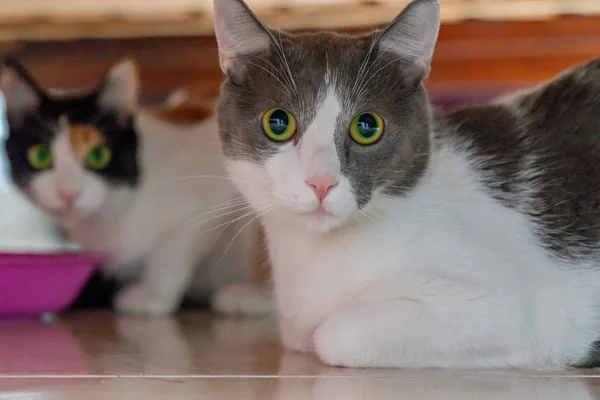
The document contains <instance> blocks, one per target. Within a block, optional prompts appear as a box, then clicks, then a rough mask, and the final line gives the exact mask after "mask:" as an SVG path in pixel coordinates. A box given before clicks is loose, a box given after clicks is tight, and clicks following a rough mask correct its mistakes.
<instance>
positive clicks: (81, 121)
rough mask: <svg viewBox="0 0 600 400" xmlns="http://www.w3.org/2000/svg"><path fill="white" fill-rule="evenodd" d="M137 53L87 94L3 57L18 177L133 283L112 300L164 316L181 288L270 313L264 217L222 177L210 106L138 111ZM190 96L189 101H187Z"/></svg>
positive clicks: (71, 232)
mask: <svg viewBox="0 0 600 400" xmlns="http://www.w3.org/2000/svg"><path fill="white" fill-rule="evenodd" d="M138 85H139V84H138V73H137V67H136V65H135V63H134V62H133V61H132V60H125V61H123V62H121V63H119V64H117V65H115V66H114V67H113V68H112V69H111V70H110V71H109V72H108V73H107V74H106V76H105V77H104V79H103V81H102V83H101V84H100V85H98V86H97V88H96V89H95V90H93V91H92V92H90V93H66V94H65V93H62V94H60V95H57V94H53V93H50V92H48V91H45V90H44V89H42V88H41V87H40V85H39V84H38V83H36V82H35V80H34V79H33V78H32V77H31V75H30V74H29V73H28V72H27V71H26V70H25V69H24V68H23V66H21V65H20V64H19V63H17V62H16V61H14V60H10V59H8V60H6V61H5V62H4V64H3V65H2V69H1V75H0V89H2V92H3V93H4V95H5V98H6V105H7V120H8V127H9V129H8V137H7V139H6V142H5V150H6V154H7V158H8V160H9V164H10V176H11V178H12V180H13V181H14V183H15V184H16V186H18V187H19V189H20V190H21V191H22V192H23V193H24V194H25V195H26V196H27V197H28V198H29V199H30V200H31V201H32V202H33V203H34V204H35V205H36V206H37V207H39V208H40V209H42V210H44V212H46V213H47V214H49V215H50V216H51V217H52V218H53V220H54V221H55V222H56V223H57V224H58V225H59V226H60V228H62V229H63V230H64V231H65V232H66V234H67V235H68V236H69V237H70V238H71V239H73V240H74V241H75V242H77V243H78V244H80V245H81V246H82V248H83V249H85V250H87V251H92V252H101V253H105V254H107V256H108V257H109V260H108V261H107V262H106V265H105V266H104V267H103V272H105V274H106V275H107V276H109V277H114V278H115V279H117V280H118V281H119V282H124V283H127V286H125V288H123V289H122V290H120V291H119V293H118V294H117V296H116V299H115V302H114V303H115V308H116V309H117V310H118V311H120V312H123V313H131V314H139V315H149V316H159V315H167V314H170V313H172V312H174V311H175V310H176V309H177V307H178V306H179V304H180V303H181V301H182V298H183V296H184V294H185V293H186V292H187V295H188V296H189V297H190V299H192V300H196V301H198V302H202V301H204V300H205V299H207V298H210V299H211V306H212V307H213V309H214V310H215V311H217V312H220V313H224V314H228V315H231V314H243V315H262V314H264V313H269V312H270V301H269V296H268V293H267V292H266V291H265V290H263V288H261V287H260V286H259V285H257V284H255V282H254V281H255V279H254V265H255V260H254V259H255V257H256V251H257V248H258V240H259V236H258V226H257V224H256V223H252V219H251V218H249V217H250V216H251V213H247V212H245V211H244V210H246V209H247V208H248V207H247V206H245V203H244V202H243V201H241V200H240V194H239V192H238V191H237V190H236V189H235V186H234V185H233V184H232V181H231V179H229V178H227V177H226V176H225V171H224V165H223V157H222V155H221V149H220V144H219V139H218V134H217V128H216V121H215V118H214V117H213V116H212V114H213V110H212V109H211V108H210V107H207V106H199V105H194V106H189V105H188V106H186V102H185V101H178V102H175V103H174V104H173V105H172V106H170V107H163V108H158V109H141V108H140V107H139V106H138ZM184 100H185V99H184Z"/></svg>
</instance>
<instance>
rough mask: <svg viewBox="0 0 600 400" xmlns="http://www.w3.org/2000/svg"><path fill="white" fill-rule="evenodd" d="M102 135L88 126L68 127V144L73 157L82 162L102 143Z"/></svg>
mask: <svg viewBox="0 0 600 400" xmlns="http://www.w3.org/2000/svg"><path fill="white" fill-rule="evenodd" d="M104 141H105V139H104V135H103V134H102V133H100V132H99V131H98V130H97V129H96V128H94V127H93V126H89V125H70V126H69V142H70V143H71V148H72V150H73V153H74V154H75V157H76V158H77V159H78V160H84V159H85V157H86V156H87V155H88V153H89V152H90V150H92V149H93V148H94V147H96V146H99V145H101V144H102V143H104Z"/></svg>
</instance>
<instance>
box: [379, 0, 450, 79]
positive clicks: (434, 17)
mask: <svg viewBox="0 0 600 400" xmlns="http://www.w3.org/2000/svg"><path fill="white" fill-rule="evenodd" d="M439 29H440V5H439V3H438V1H437V0H413V2H412V3H410V4H409V5H408V6H407V7H406V8H405V9H404V10H403V11H402V12H401V13H400V15H398V17H396V19H395V20H394V21H393V22H392V23H391V24H390V25H389V26H388V27H387V28H386V29H385V30H384V31H383V32H382V33H381V35H380V36H379V38H378V42H377V45H378V47H379V51H381V52H390V53H392V54H393V55H394V56H396V57H397V58H398V60H399V61H401V62H402V63H403V64H404V67H408V71H407V72H408V73H410V74H411V75H413V77H414V78H417V80H419V81H420V80H422V79H425V78H426V77H427V75H428V74H429V70H430V68H431V58H432V57H433V50H434V48H435V43H436V41H437V37H438V32H439Z"/></svg>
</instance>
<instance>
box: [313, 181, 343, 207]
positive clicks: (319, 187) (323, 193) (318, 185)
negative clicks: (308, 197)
mask: <svg viewBox="0 0 600 400" xmlns="http://www.w3.org/2000/svg"><path fill="white" fill-rule="evenodd" d="M306 184H307V185H308V186H311V187H312V188H313V190H314V191H315V194H316V195H317V198H318V199H319V202H321V203H322V202H323V200H324V199H325V197H327V194H329V191H330V190H331V189H332V188H334V187H335V186H336V185H337V184H338V181H337V179H335V178H334V177H333V176H313V177H310V178H308V179H307V180H306Z"/></svg>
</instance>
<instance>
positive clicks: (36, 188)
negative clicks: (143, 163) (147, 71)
mask: <svg viewBox="0 0 600 400" xmlns="http://www.w3.org/2000/svg"><path fill="white" fill-rule="evenodd" d="M0 89H1V90H2V93H3V94H4V96H5V98H6V111H7V121H8V136H7V139H6V142H5V150H6V155H7V158H8V160H9V165H10V173H11V177H12V179H13V181H14V183H15V184H16V185H17V186H18V187H19V188H20V189H21V190H22V191H23V192H24V193H25V194H26V195H27V196H28V197H29V198H30V199H31V200H32V201H33V202H34V203H35V204H37V205H38V206H40V207H41V208H42V209H44V210H46V211H47V212H49V213H51V214H53V215H54V216H56V217H67V216H70V217H81V216H87V215H90V214H93V213H95V212H97V211H99V210H100V209H101V208H102V206H103V205H104V203H105V200H106V198H107V196H108V194H109V193H110V191H111V190H115V189H117V190H118V189H127V188H130V187H132V186H135V185H136V184H137V182H138V179H139V167H138V160H137V159H138V157H137V147H138V137H137V135H136V132H135V130H134V127H133V115H134V112H135V110H136V107H137V96H138V93H137V92H138V77H137V68H136V66H135V64H134V63H133V62H132V61H123V62H121V63H119V64H117V65H116V66H115V67H114V68H113V69H112V70H110V71H109V72H108V73H107V74H106V76H105V77H104V79H103V80H102V82H101V84H100V85H98V86H97V88H96V89H95V90H93V91H92V92H90V93H85V94H64V93H63V94H61V95H58V94H56V93H54V92H50V91H46V90H44V89H43V88H42V87H40V85H38V84H37V83H36V81H35V80H34V79H33V78H32V77H31V75H30V74H29V73H28V72H27V71H26V70H25V69H24V68H23V67H22V66H21V65H20V64H18V63H17V62H15V61H13V60H6V61H5V62H4V63H3V64H2V65H0Z"/></svg>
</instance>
